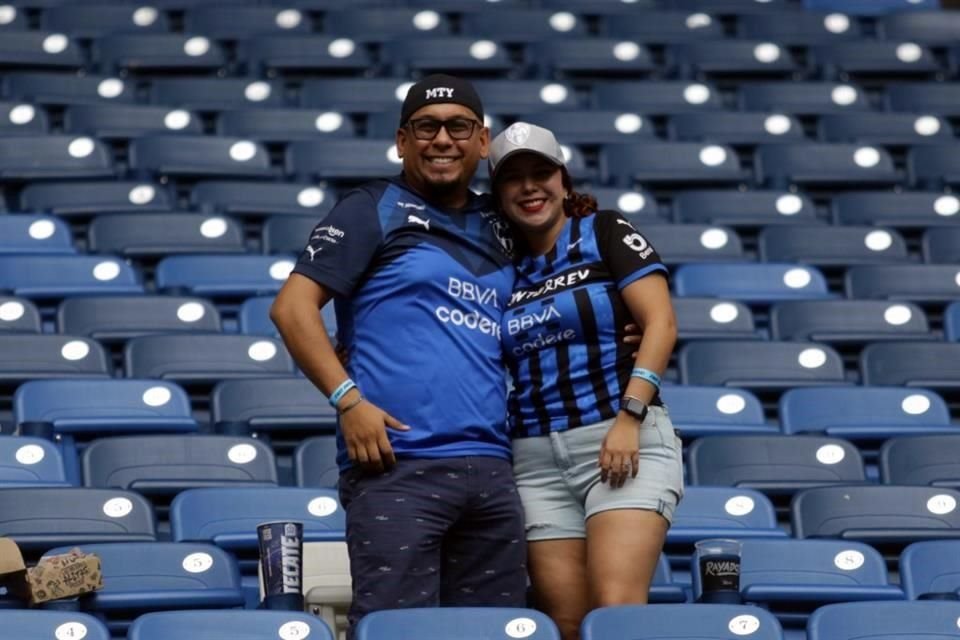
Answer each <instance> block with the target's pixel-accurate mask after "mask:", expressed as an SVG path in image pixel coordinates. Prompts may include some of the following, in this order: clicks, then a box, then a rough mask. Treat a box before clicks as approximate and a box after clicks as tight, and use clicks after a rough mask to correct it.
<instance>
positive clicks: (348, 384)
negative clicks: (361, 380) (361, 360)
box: [330, 378, 357, 408]
mask: <svg viewBox="0 0 960 640" xmlns="http://www.w3.org/2000/svg"><path fill="white" fill-rule="evenodd" d="M356 388H357V383H356V382H354V381H353V380H351V379H350V378H347V379H346V380H344V381H343V382H342V383H340V386H339V387H337V388H336V389H334V390H333V393H331V394H330V406H331V407H334V408H336V406H337V403H338V402H340V400H341V399H342V398H343V396H345V395H347V393H348V392H349V391H350V390H351V389H356Z"/></svg>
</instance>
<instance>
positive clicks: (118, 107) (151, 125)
mask: <svg viewBox="0 0 960 640" xmlns="http://www.w3.org/2000/svg"><path fill="white" fill-rule="evenodd" d="M63 120H64V122H63V126H64V131H66V132H67V133H76V134H86V135H91V136H96V137H98V138H103V139H109V138H120V139H127V138H138V137H140V136H146V135H150V134H180V133H182V134H191V135H199V134H202V133H203V123H202V122H201V120H200V118H199V117H198V116H197V115H196V114H193V113H190V112H189V111H183V110H180V109H170V108H167V107H153V106H145V105H127V104H107V105H102V104H85V105H72V106H70V107H67V110H66V112H65V113H64V116H63Z"/></svg>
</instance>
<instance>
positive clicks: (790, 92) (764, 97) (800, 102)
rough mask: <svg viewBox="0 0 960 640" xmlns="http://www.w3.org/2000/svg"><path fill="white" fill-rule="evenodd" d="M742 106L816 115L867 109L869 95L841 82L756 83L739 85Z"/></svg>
mask: <svg viewBox="0 0 960 640" xmlns="http://www.w3.org/2000/svg"><path fill="white" fill-rule="evenodd" d="M740 106H741V108H742V109H744V110H746V111H769V112H774V113H790V114H793V115H817V114H821V113H834V112H841V113H842V112H845V111H868V110H869V109H870V102H869V101H868V99H867V94H866V93H865V92H864V91H863V90H862V89H860V88H859V87H857V86H854V85H851V84H847V83H839V82H757V83H749V84H743V85H741V86H740Z"/></svg>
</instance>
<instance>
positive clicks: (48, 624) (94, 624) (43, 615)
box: [0, 609, 111, 640]
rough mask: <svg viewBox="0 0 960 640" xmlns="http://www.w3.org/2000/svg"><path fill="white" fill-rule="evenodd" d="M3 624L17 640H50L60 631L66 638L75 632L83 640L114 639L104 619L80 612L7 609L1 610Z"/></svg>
mask: <svg viewBox="0 0 960 640" xmlns="http://www.w3.org/2000/svg"><path fill="white" fill-rule="evenodd" d="M0 624H2V625H3V628H4V630H5V632H9V633H12V634H13V636H12V637H14V638H16V639H17V640H49V639H50V638H56V637H57V636H56V634H57V633H60V634H62V635H63V637H64V638H69V637H71V635H72V636H73V637H76V638H84V640H111V636H110V631H109V630H108V629H107V627H105V626H104V624H103V623H102V622H100V621H99V620H97V619H96V618H94V617H93V616H91V615H89V614H86V613H79V612H77V611H41V610H34V609H11V610H4V611H2V612H0ZM68 634H71V635H68Z"/></svg>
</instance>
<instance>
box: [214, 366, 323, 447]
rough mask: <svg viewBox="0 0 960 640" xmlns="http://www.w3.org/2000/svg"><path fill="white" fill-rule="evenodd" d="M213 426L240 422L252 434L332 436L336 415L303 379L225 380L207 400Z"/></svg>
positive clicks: (321, 396)
mask: <svg viewBox="0 0 960 640" xmlns="http://www.w3.org/2000/svg"><path fill="white" fill-rule="evenodd" d="M210 410H211V417H212V420H213V422H214V424H217V425H219V424H221V423H224V422H228V423H229V422H232V423H236V422H244V423H247V424H248V425H249V426H250V428H252V429H253V430H261V429H262V430H265V431H271V430H286V429H299V430H307V431H312V432H314V433H318V432H319V433H324V432H326V433H332V432H333V431H334V429H336V424H337V422H336V411H334V410H333V408H332V407H331V406H330V403H329V402H327V399H326V398H325V397H323V394H322V393H321V392H320V391H319V390H318V389H317V388H316V387H315V386H314V385H313V383H312V382H310V381H309V380H307V379H306V378H292V377H286V378H271V379H260V380H257V379H251V380H225V381H223V382H221V383H220V384H218V385H217V386H216V387H214V389H213V393H212V395H211V397H210Z"/></svg>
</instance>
